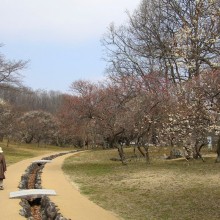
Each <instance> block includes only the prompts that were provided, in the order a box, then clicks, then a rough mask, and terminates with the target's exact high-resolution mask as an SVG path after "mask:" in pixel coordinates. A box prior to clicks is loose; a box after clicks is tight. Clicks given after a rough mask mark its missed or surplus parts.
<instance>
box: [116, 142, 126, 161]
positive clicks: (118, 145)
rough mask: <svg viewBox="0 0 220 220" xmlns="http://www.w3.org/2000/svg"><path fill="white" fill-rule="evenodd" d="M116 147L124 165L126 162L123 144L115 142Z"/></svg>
mask: <svg viewBox="0 0 220 220" xmlns="http://www.w3.org/2000/svg"><path fill="white" fill-rule="evenodd" d="M117 148H118V154H119V157H120V159H121V162H122V164H123V165H126V164H127V163H126V162H125V154H124V150H123V146H122V145H121V144H117Z"/></svg>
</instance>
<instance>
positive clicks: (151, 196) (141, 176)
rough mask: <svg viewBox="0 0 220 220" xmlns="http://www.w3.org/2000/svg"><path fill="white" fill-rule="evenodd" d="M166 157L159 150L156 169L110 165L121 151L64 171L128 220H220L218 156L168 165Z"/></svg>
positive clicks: (85, 156) (89, 155) (78, 160)
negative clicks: (203, 160) (216, 160)
mask: <svg viewBox="0 0 220 220" xmlns="http://www.w3.org/2000/svg"><path fill="white" fill-rule="evenodd" d="M126 151H127V152H126V153H127V154H131V149H126ZM163 153H164V152H162V151H160V152H158V150H157V149H153V150H151V157H152V158H155V159H152V160H151V163H150V164H146V163H145V161H144V160H143V159H138V160H133V161H130V162H129V163H128V165H126V166H124V165H121V163H120V162H115V161H111V160H110V158H111V157H118V154H117V150H97V151H87V152H83V153H80V154H77V155H75V156H71V157H70V158H68V159H66V161H65V163H64V165H63V169H64V171H65V173H66V174H67V175H68V176H69V177H70V179H71V180H72V181H73V182H74V183H75V184H76V185H77V186H78V187H79V189H80V191H81V192H82V193H83V194H85V195H86V196H88V197H89V198H90V199H91V200H93V201H94V202H96V203H97V204H98V205H100V206H102V207H104V208H106V209H108V210H111V211H113V212H115V213H116V214H118V215H119V216H120V217H121V218H123V219H126V220H145V219H146V220H148V219H153V220H157V219H175V220H176V219H178V220H179V219H184V220H186V219H199V220H200V219H209V220H212V219H213V220H214V219H219V218H220V209H219V204H220V187H219V185H220V174H219V170H220V164H216V163H214V161H215V157H213V156H215V155H213V156H209V157H208V156H207V157H206V158H205V160H206V162H204V163H203V162H202V161H201V160H192V161H190V162H187V161H186V160H182V159H180V160H172V161H171V160H164V159H162V156H163ZM206 153H209V155H210V152H206ZM152 155H153V156H152Z"/></svg>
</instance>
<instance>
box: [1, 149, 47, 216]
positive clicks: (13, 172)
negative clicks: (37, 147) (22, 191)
mask: <svg viewBox="0 0 220 220" xmlns="http://www.w3.org/2000/svg"><path fill="white" fill-rule="evenodd" d="M49 155H51V153H50V154H48V155H44V156H49ZM41 158H42V156H39V157H35V158H31V159H28V160H23V161H20V162H18V163H15V164H13V165H10V166H9V167H7V171H6V179H5V180H4V188H5V189H4V190H0V207H1V208H0V219H2V220H3V219H4V220H6V219H7V220H24V219H25V218H24V217H22V216H21V215H19V210H20V209H22V207H21V206H20V205H19V202H20V199H9V194H10V192H15V191H18V190H19V189H18V185H19V183H20V181H21V176H22V175H23V174H24V172H25V170H26V169H27V167H28V166H29V165H30V164H31V163H32V161H34V160H39V159H41ZM6 159H7V158H6ZM6 162H7V161H6Z"/></svg>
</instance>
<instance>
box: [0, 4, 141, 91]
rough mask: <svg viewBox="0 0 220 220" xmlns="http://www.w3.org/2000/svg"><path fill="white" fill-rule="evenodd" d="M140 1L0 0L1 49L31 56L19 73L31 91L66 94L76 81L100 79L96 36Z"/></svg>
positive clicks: (101, 63) (121, 19) (102, 64)
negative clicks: (38, 90)
mask: <svg viewBox="0 0 220 220" xmlns="http://www.w3.org/2000/svg"><path fill="white" fill-rule="evenodd" d="M139 2H140V1H139V0H93V1H89V0H87V1H86V0H0V4H1V7H0V27H1V30H0V33H1V35H0V36H1V37H0V42H1V43H3V44H4V46H3V47H1V48H0V53H2V54H4V55H5V56H6V58H8V59H15V60H18V59H22V60H30V62H29V64H28V67H27V69H26V70H24V71H23V72H22V73H23V75H24V79H23V82H24V84H25V85H26V86H28V87H31V88H32V89H34V90H35V89H43V90H58V91H61V92H68V90H69V86H70V84H71V83H72V82H73V81H75V80H79V79H84V80H92V81H99V80H102V79H103V78H104V69H105V65H106V64H105V62H104V61H103V60H102V50H103V48H102V47H101V43H100V39H101V38H102V36H103V34H104V33H105V32H106V31H107V27H108V26H109V24H110V23H111V22H114V23H115V24H116V25H120V24H122V23H124V22H125V20H126V19H127V16H126V13H125V11H126V10H128V11H130V12H132V11H133V10H134V9H135V8H136V7H137V6H138V4H139Z"/></svg>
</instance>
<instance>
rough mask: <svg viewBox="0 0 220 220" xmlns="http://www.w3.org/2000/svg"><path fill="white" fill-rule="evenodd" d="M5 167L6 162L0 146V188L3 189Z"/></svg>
mask: <svg viewBox="0 0 220 220" xmlns="http://www.w3.org/2000/svg"><path fill="white" fill-rule="evenodd" d="M6 170H7V168H6V162H5V156H4V154H3V150H2V148H1V147H0V190H3V189H4V187H3V179H5V171H6Z"/></svg>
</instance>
